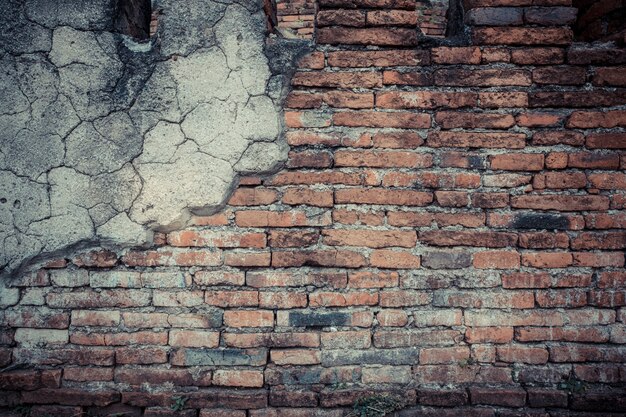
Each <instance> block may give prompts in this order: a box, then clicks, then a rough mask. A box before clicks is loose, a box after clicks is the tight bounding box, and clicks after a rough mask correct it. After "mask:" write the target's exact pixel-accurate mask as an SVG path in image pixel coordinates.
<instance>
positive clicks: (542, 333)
mask: <svg viewBox="0 0 626 417" xmlns="http://www.w3.org/2000/svg"><path fill="white" fill-rule="evenodd" d="M515 339H516V340H517V341H520V342H541V341H564V342H590V343H602V342H607V341H608V340H609V334H608V332H607V331H606V330H605V329H603V328H597V327H589V326H587V327H521V328H518V329H516V331H515Z"/></svg>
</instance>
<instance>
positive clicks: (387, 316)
mask: <svg viewBox="0 0 626 417" xmlns="http://www.w3.org/2000/svg"><path fill="white" fill-rule="evenodd" d="M376 320H377V321H378V324H379V325H380V326H383V327H404V326H406V324H407V323H408V322H409V318H408V316H407V314H406V313H405V312H404V311H403V310H383V311H381V312H380V313H378V314H377V315H376Z"/></svg>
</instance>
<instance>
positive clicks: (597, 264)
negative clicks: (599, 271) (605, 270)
mask: <svg viewBox="0 0 626 417" xmlns="http://www.w3.org/2000/svg"><path fill="white" fill-rule="evenodd" d="M572 256H573V257H574V266H587V267H594V268H601V267H605V266H615V267H622V266H624V254H623V253H622V252H600V253H590V252H574V253H572Z"/></svg>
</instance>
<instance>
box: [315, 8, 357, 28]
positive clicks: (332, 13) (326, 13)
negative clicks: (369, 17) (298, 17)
mask: <svg viewBox="0 0 626 417" xmlns="http://www.w3.org/2000/svg"><path fill="white" fill-rule="evenodd" d="M365 16H366V15H365V11H364V10H342V9H339V10H337V9H335V10H320V11H319V12H318V13H317V16H316V19H317V25H318V27H322V26H332V25H342V26H352V27H363V26H365Z"/></svg>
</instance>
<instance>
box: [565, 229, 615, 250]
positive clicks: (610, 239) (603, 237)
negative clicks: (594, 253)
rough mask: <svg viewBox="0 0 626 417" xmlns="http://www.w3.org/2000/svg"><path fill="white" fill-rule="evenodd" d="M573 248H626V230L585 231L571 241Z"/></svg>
mask: <svg viewBox="0 0 626 417" xmlns="http://www.w3.org/2000/svg"><path fill="white" fill-rule="evenodd" d="M571 246H572V249H587V250H588V249H623V248H626V232H621V231H620V232H584V233H580V234H579V235H578V236H576V237H575V238H574V239H572V243H571Z"/></svg>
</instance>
